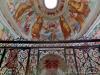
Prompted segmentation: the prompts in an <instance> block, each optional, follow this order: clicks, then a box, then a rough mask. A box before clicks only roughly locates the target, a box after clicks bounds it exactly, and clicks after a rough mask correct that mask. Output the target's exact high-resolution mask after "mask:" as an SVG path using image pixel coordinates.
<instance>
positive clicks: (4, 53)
mask: <svg viewBox="0 0 100 75" xmlns="http://www.w3.org/2000/svg"><path fill="white" fill-rule="evenodd" d="M6 52H7V51H6V49H5V48H4V51H3V54H2V57H1V60H0V67H1V65H2V63H3V60H4V57H5V55H6Z"/></svg>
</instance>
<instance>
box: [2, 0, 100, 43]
mask: <svg viewBox="0 0 100 75" xmlns="http://www.w3.org/2000/svg"><path fill="white" fill-rule="evenodd" d="M46 1H47V0H5V1H4V0H0V9H1V11H2V13H3V16H4V17H5V19H6V20H7V22H8V23H9V25H10V26H11V28H12V29H13V31H15V32H16V34H18V35H19V36H22V37H23V38H25V39H29V40H45V41H46V40H47V41H55V40H70V39H77V38H79V37H81V36H82V35H83V34H84V33H86V31H87V30H88V28H89V27H90V26H91V25H92V23H93V22H94V21H95V20H96V18H97V16H98V14H99V11H100V8H99V6H100V5H99V4H100V1H99V0H56V2H53V4H56V5H55V6H53V7H51V8H49V7H48V6H49V5H47V4H46ZM51 1H53V0H51ZM0 28H2V27H0Z"/></svg>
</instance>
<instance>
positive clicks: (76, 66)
mask: <svg viewBox="0 0 100 75" xmlns="http://www.w3.org/2000/svg"><path fill="white" fill-rule="evenodd" d="M73 55H74V60H75V68H76V71H77V75H79V71H78V65H77V59H76V52H75V49H73Z"/></svg>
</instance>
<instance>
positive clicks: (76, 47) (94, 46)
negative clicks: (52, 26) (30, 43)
mask: <svg viewBox="0 0 100 75" xmlns="http://www.w3.org/2000/svg"><path fill="white" fill-rule="evenodd" d="M99 46H100V45H91V46H61V47H59V46H50V47H49V46H47V47H46V46H44V47H39V46H37V47H6V46H4V47H0V48H3V49H4V48H16V49H29V48H74V49H84V48H88V47H90V48H98V47H99Z"/></svg>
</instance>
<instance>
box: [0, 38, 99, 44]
mask: <svg viewBox="0 0 100 75" xmlns="http://www.w3.org/2000/svg"><path fill="white" fill-rule="evenodd" d="M82 42H100V39H91V40H66V41H2V40H1V41H0V43H24V44H31V43H35V44H37V43H38V44H40V43H52V44H53V43H82Z"/></svg>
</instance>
